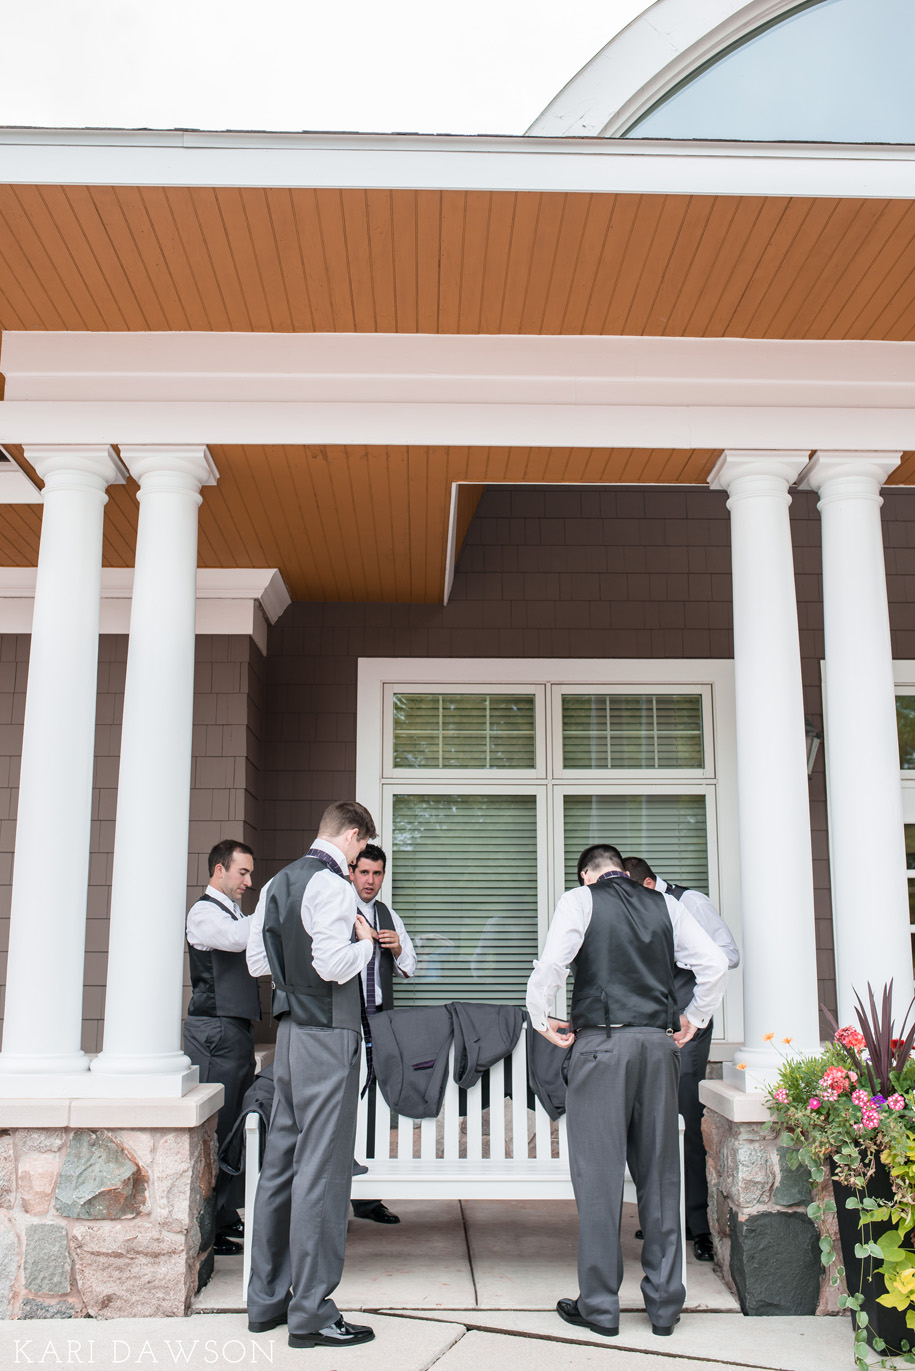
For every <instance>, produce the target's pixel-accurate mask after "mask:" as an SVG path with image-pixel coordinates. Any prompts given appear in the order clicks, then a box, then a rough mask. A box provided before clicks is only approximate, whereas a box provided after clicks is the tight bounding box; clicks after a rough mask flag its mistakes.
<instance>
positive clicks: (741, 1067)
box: [736, 1062, 747, 1071]
mask: <svg viewBox="0 0 915 1371" xmlns="http://www.w3.org/2000/svg"><path fill="white" fill-rule="evenodd" d="M736 1066H737V1070H738V1071H746V1069H747V1064H746V1062H737V1063H736Z"/></svg>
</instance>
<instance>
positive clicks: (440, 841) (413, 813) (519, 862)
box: [391, 794, 537, 1006]
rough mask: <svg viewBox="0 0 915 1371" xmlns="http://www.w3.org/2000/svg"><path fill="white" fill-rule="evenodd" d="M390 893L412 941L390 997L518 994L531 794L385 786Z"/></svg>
mask: <svg viewBox="0 0 915 1371" xmlns="http://www.w3.org/2000/svg"><path fill="white" fill-rule="evenodd" d="M392 818H393V842H392V860H391V874H392V884H393V889H392V900H393V905H394V908H395V909H396V910H397V912H398V914H399V915H400V917H401V918H402V919H403V921H404V923H405V924H406V926H407V930H408V931H409V934H410V937H411V938H412V939H413V942H414V944H415V947H416V955H417V969H416V975H415V977H414V978H413V979H411V980H409V981H395V986H394V994H395V1003H396V1004H397V1005H398V1006H403V1005H424V1004H445V1003H447V1002H448V1001H449V1000H477V1001H480V1000H488V1001H493V1002H500V1003H503V1004H518V1005H523V1003H524V991H525V987H526V985H527V978H528V976H529V975H530V972H531V966H532V963H533V959H534V957H536V955H537V799H536V796H534V795H499V794H486V795H394V797H393V813H392Z"/></svg>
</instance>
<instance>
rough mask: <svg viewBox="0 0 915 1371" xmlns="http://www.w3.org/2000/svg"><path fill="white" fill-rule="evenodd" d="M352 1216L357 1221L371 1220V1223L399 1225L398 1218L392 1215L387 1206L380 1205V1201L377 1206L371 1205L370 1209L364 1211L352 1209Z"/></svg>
mask: <svg viewBox="0 0 915 1371" xmlns="http://www.w3.org/2000/svg"><path fill="white" fill-rule="evenodd" d="M353 1216H354V1218H357V1219H371V1220H372V1222H373V1223H400V1219H399V1218H398V1216H397V1215H396V1214H392V1213H391V1211H390V1209H388V1207H387V1205H386V1204H382V1203H381V1201H380V1200H379V1201H378V1203H377V1204H373V1205H372V1207H371V1209H365V1210H363V1211H362V1212H360V1211H359V1210H358V1209H354V1210H353Z"/></svg>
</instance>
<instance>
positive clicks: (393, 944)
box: [375, 928, 403, 957]
mask: <svg viewBox="0 0 915 1371" xmlns="http://www.w3.org/2000/svg"><path fill="white" fill-rule="evenodd" d="M375 936H376V937H377V939H378V941H379V942H380V943H381V946H382V947H386V948H387V950H388V951H389V952H392V953H393V954H394V956H395V957H399V956H400V954H401V952H403V948H402V947H401V945H400V939H399V938H398V936H397V934H396V933H395V932H394V930H393V929H391V928H380V929H379V930H378V932H377V934H376V935H375Z"/></svg>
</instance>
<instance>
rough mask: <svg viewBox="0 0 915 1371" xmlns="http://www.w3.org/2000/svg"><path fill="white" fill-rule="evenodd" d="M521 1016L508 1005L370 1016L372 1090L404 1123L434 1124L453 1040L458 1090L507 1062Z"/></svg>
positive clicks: (396, 1011)
mask: <svg viewBox="0 0 915 1371" xmlns="http://www.w3.org/2000/svg"><path fill="white" fill-rule="evenodd" d="M522 1023H523V1015H522V1013H521V1010H520V1009H517V1008H516V1007H515V1006H514V1005H506V1004H472V1003H469V1002H466V1001H455V1002H453V1003H452V1004H446V1005H429V1006H420V1007H417V1008H413V1009H391V1010H386V1011H385V1012H384V1013H381V1014H375V1015H373V1017H372V1053H373V1057H374V1062H375V1075H376V1077H377V1079H378V1088H379V1090H380V1091H381V1093H382V1095H383V1096H384V1099H385V1101H386V1102H387V1104H388V1105H389V1106H390V1107H391V1109H393V1110H395V1111H396V1112H397V1113H398V1114H402V1115H403V1116H404V1118H407V1119H434V1118H435V1117H436V1115H437V1114H438V1113H439V1112H440V1111H441V1107H442V1101H443V1099H444V1097H445V1085H446V1083H447V1079H448V1049H449V1048H450V1046H451V1043H452V1040H453V1041H454V1079H455V1081H456V1083H457V1084H458V1086H460V1088H461V1089H462V1090H469V1089H471V1088H472V1087H473V1086H474V1085H476V1084H477V1082H478V1081H479V1079H480V1077H481V1076H482V1074H483V1072H484V1071H488V1070H489V1068H490V1067H491V1066H494V1065H495V1063H496V1062H498V1061H501V1060H502V1058H503V1057H507V1056H508V1055H509V1054H510V1053H511V1052H512V1051H513V1050H514V1047H515V1044H516V1043H517V1041H518V1039H519V1037H520V1036H521V1026H522Z"/></svg>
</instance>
